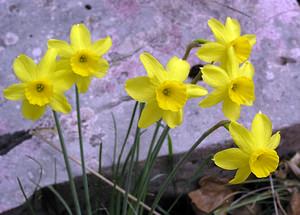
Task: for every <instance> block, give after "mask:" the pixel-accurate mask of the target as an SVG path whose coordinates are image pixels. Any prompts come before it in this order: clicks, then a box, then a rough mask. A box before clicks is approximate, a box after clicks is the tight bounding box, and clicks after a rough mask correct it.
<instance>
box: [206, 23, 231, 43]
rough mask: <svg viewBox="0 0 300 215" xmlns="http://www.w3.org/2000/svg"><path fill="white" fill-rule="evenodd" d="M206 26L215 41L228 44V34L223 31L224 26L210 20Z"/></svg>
mask: <svg viewBox="0 0 300 215" xmlns="http://www.w3.org/2000/svg"><path fill="white" fill-rule="evenodd" d="M208 26H209V28H210V29H211V31H212V32H213V34H214V36H215V38H216V40H217V41H219V42H222V43H226V42H230V38H229V37H228V36H229V35H228V33H227V31H226V29H225V26H224V25H223V24H222V23H221V22H220V21H218V20H216V19H214V18H211V19H210V20H208Z"/></svg>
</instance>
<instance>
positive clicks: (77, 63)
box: [48, 24, 112, 93]
mask: <svg viewBox="0 0 300 215" xmlns="http://www.w3.org/2000/svg"><path fill="white" fill-rule="evenodd" d="M70 41H71V44H70V45H69V44H68V43H67V42H65V41H62V40H54V39H51V40H49V41H48V47H49V48H54V49H56V50H57V51H58V55H59V56H60V60H59V63H58V65H59V67H60V68H62V69H66V70H68V71H69V72H70V76H73V78H74V80H75V82H76V84H77V86H78V89H79V92H80V93H85V92H86V91H87V90H88V87H89V85H90V83H91V79H92V77H96V78H102V77H104V76H105V75H106V71H107V70H108V68H109V64H108V62H107V61H106V60H105V59H103V58H102V55H104V54H105V53H106V52H107V51H108V50H109V49H110V47H111V45H112V40H111V38H110V37H109V36H108V37H106V38H104V39H99V40H97V41H95V42H94V43H93V42H92V41H91V35H90V32H89V30H88V29H87V28H86V27H85V25H84V24H76V25H73V27H72V29H71V33H70Z"/></svg>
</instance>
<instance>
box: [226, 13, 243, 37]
mask: <svg viewBox="0 0 300 215" xmlns="http://www.w3.org/2000/svg"><path fill="white" fill-rule="evenodd" d="M225 27H226V29H227V30H228V32H229V33H230V34H231V38H233V39H235V38H237V37H239V36H240V35H241V26H240V23H239V22H238V21H237V20H236V19H232V18H230V17H227V19H226V24H225Z"/></svg>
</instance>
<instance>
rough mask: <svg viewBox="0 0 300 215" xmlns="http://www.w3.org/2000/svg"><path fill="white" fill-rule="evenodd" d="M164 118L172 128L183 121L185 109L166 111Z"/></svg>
mask: <svg viewBox="0 0 300 215" xmlns="http://www.w3.org/2000/svg"><path fill="white" fill-rule="evenodd" d="M162 118H163V120H164V121H165V122H166V124H167V125H168V126H169V127H170V128H175V127H176V126H178V125H180V124H181V123H182V120H183V110H182V109H181V110H179V111H178V112H173V111H164V112H163V115H162Z"/></svg>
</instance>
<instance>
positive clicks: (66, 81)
mask: <svg viewBox="0 0 300 215" xmlns="http://www.w3.org/2000/svg"><path fill="white" fill-rule="evenodd" d="M52 80H53V82H54V83H55V84H54V85H53V87H54V88H55V90H56V91H59V92H64V91H67V90H69V89H70V88H71V87H72V86H73V84H74V83H75V82H76V75H74V73H73V72H72V71H70V70H58V71H55V72H54V74H53V77H52Z"/></svg>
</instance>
